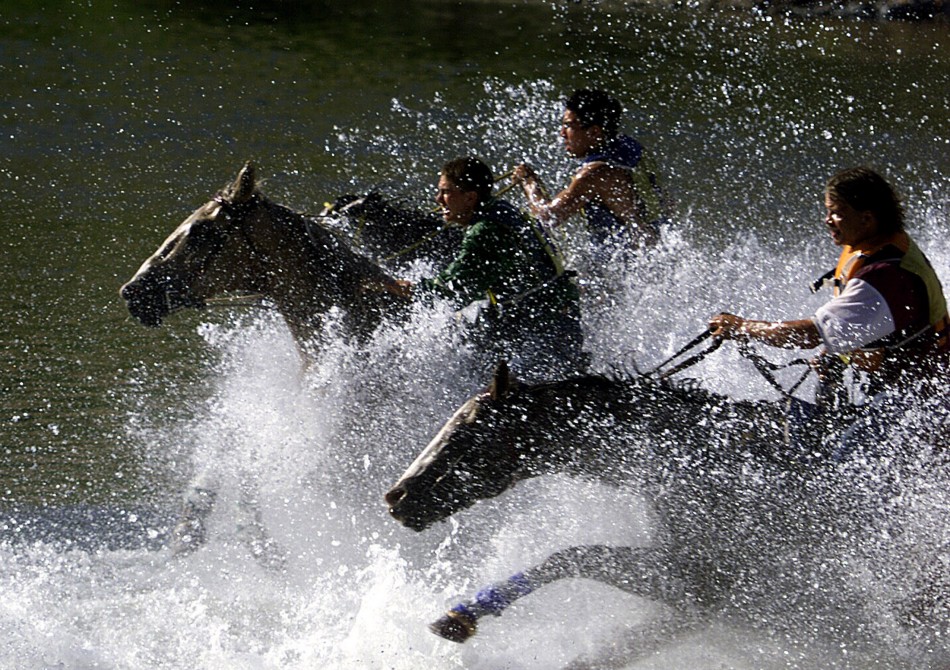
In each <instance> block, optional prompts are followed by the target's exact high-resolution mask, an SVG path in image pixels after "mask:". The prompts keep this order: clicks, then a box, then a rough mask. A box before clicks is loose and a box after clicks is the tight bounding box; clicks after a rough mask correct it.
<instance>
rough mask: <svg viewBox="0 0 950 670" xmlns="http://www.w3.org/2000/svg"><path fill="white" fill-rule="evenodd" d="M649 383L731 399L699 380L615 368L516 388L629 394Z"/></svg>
mask: <svg viewBox="0 0 950 670" xmlns="http://www.w3.org/2000/svg"><path fill="white" fill-rule="evenodd" d="M645 383H649V384H654V385H656V387H657V388H658V389H661V390H665V391H668V392H671V393H673V394H675V395H678V396H683V395H689V396H694V397H695V396H697V395H699V396H702V397H703V398H705V399H709V400H716V401H728V400H729V398H728V396H725V395H722V394H719V393H715V392H713V391H710V390H709V389H707V388H705V387H704V386H703V385H702V382H700V381H699V380H698V379H695V378H692V377H684V378H681V379H672V378H658V377H654V376H652V375H650V374H648V373H643V372H639V371H636V372H633V373H631V372H630V371H628V370H626V369H622V368H617V367H612V368H611V369H610V370H608V371H607V372H604V373H589V374H584V375H575V376H571V377H566V378H563V379H557V380H550V381H542V382H538V383H536V384H525V383H523V382H519V381H516V380H513V382H512V388H513V389H519V390H524V391H528V390H530V392H531V393H532V394H538V395H546V394H548V393H550V392H555V393H559V392H563V391H565V390H566V389H568V388H583V387H588V388H594V389H597V390H598V391H604V392H610V391H627V390H630V389H632V388H633V387H635V386H642V385H643V384H645Z"/></svg>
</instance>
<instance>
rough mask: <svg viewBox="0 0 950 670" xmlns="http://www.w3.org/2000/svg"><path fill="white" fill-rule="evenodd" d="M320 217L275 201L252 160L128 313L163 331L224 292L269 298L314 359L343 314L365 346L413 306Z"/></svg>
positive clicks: (171, 242)
mask: <svg viewBox="0 0 950 670" xmlns="http://www.w3.org/2000/svg"><path fill="white" fill-rule="evenodd" d="M391 281H392V277H390V275H389V274H388V273H387V272H386V271H385V270H384V269H383V268H381V267H379V265H377V264H376V263H374V262H373V261H371V260H369V259H368V258H366V257H364V256H362V255H361V254H359V253H356V252H355V251H353V250H352V249H351V248H350V247H349V246H348V244H347V243H346V241H345V240H344V239H343V238H342V237H341V236H340V235H339V234H337V233H334V232H333V231H332V230H331V229H330V227H328V226H327V225H325V224H324V223H322V222H321V221H320V220H319V219H314V218H308V217H306V216H305V215H303V214H300V213H298V212H295V211H293V210H291V209H289V208H287V207H284V206H282V205H278V204H276V203H273V202H271V201H270V200H268V199H267V198H266V197H265V196H264V195H263V194H262V193H261V192H260V191H259V190H258V186H257V182H256V169H255V166H254V164H253V163H251V162H247V163H246V164H245V165H244V167H243V168H241V170H240V171H239V173H238V175H237V177H236V178H235V179H234V181H233V182H232V183H231V184H230V185H229V186H228V187H226V188H225V189H224V190H222V191H221V192H219V193H218V194H216V195H215V196H213V197H212V198H211V199H210V200H208V202H206V203H205V204H203V205H202V206H201V207H199V208H198V209H196V210H195V211H194V212H193V213H192V214H191V215H190V216H189V217H188V218H186V219H185V220H184V221H183V222H182V223H181V224H180V225H179V226H178V227H177V228H176V229H175V230H174V231H173V232H172V233H171V235H169V236H168V238H167V239H166V240H165V242H164V243H163V244H162V245H161V246H160V247H159V248H158V250H157V251H156V252H155V253H154V254H152V256H150V257H149V258H148V259H147V260H146V261H145V262H144V263H143V264H142V266H141V268H139V270H138V272H136V273H135V275H134V276H133V277H132V278H131V279H130V280H129V281H128V282H126V283H125V284H123V286H122V287H121V289H120V294H121V296H122V298H124V299H125V301H126V304H127V307H128V310H129V312H130V313H131V314H132V316H134V317H135V318H137V319H138V320H139V321H140V322H142V324H144V325H146V326H151V327H156V326H159V325H161V323H162V321H163V320H164V319H165V318H166V317H167V316H168V315H169V314H171V313H173V312H175V311H177V310H180V309H184V308H189V307H191V308H202V307H204V306H205V305H206V303H207V301H208V300H209V299H211V298H213V297H215V296H218V295H220V294H222V293H226V292H246V293H252V294H258V295H261V296H262V297H263V298H265V299H266V300H268V301H270V302H272V303H273V304H274V305H275V306H276V308H277V310H278V311H279V312H280V314H281V315H282V316H283V317H284V319H285V321H286V322H287V325H288V327H289V329H290V332H291V334H292V335H293V337H294V339H295V340H296V342H297V343H298V345H300V346H301V348H302V349H303V350H304V351H307V347H309V346H310V345H311V343H312V341H313V339H314V337H315V335H317V334H318V333H319V332H320V331H321V326H322V318H323V317H324V316H325V315H326V314H327V313H328V312H329V311H330V310H331V309H333V308H338V311H339V313H340V314H341V317H342V321H343V327H344V330H345V332H346V333H348V334H350V335H352V336H354V337H355V338H357V339H365V338H367V337H368V336H369V335H370V334H371V333H372V332H373V331H374V330H375V329H376V328H377V326H378V325H379V324H380V323H381V322H382V321H383V319H384V318H386V317H387V316H390V315H392V314H394V313H395V312H396V310H397V309H398V308H399V307H400V306H403V305H407V304H408V302H409V301H408V299H399V298H397V297H396V296H394V295H392V294H389V293H384V292H381V291H379V290H373V289H372V288H369V287H378V286H380V285H382V284H384V283H386V282H391Z"/></svg>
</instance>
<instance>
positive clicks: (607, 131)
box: [512, 89, 668, 250]
mask: <svg viewBox="0 0 950 670" xmlns="http://www.w3.org/2000/svg"><path fill="white" fill-rule="evenodd" d="M564 106H565V109H564V114H563V117H562V118H561V137H562V138H563V140H564V148H565V149H566V150H567V152H568V153H569V154H570V155H572V156H575V157H577V158H580V159H581V161H582V165H581V167H580V169H578V171H577V172H576V173H575V175H574V177H573V179H572V180H571V183H570V184H569V185H568V186H567V188H565V189H564V190H562V191H561V192H560V193H558V194H557V195H555V196H554V197H553V198H551V199H550V200H548V199H547V197H546V195H545V191H544V187H543V185H542V184H541V180H540V179H539V178H538V176H537V174H536V173H535V171H534V169H533V168H532V167H531V166H530V165H528V164H521V165H519V166H517V167H516V168H515V170H514V172H513V173H512V179H513V181H515V182H516V183H520V184H521V186H522V189H523V190H524V194H525V197H526V198H527V200H528V206H529V208H530V210H531V213H532V214H533V215H534V216H536V217H538V218H539V219H541V221H543V222H544V223H545V224H546V225H549V226H560V225H562V224H563V223H564V222H565V221H566V220H567V219H568V218H570V217H571V216H572V215H573V214H575V213H577V212H579V211H581V210H582V209H583V211H584V214H585V216H586V219H587V228H588V231H589V233H590V236H591V241H592V243H593V244H594V248H595V250H599V249H602V248H605V247H606V248H610V247H611V246H615V245H618V244H619V245H620V246H627V247H632V248H637V247H640V246H649V245H652V244H655V243H656V242H657V240H658V239H659V229H660V225H661V224H662V223H663V222H664V221H665V220H666V217H667V214H668V212H667V209H668V206H667V202H666V197H665V195H664V193H663V189H662V188H661V187H660V184H659V181H658V177H657V168H656V163H655V161H654V160H653V159H652V157H651V156H650V154H649V152H648V151H647V150H646V149H645V148H644V147H643V145H641V144H640V142H638V141H637V140H636V139H634V138H633V137H630V136H629V135H624V134H621V133H620V132H619V130H620V117H621V115H622V113H623V108H622V106H621V105H620V103H619V102H618V101H617V100H616V99H615V98H613V97H612V96H610V95H608V94H607V93H605V92H604V91H600V90H590V89H579V90H576V91H574V92H573V93H572V94H571V96H570V97H569V98H568V99H567V101H566V102H565V105H564Z"/></svg>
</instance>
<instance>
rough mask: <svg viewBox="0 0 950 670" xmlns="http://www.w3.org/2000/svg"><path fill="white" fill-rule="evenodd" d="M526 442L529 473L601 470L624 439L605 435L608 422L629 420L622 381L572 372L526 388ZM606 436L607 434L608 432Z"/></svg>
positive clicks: (628, 410) (578, 472)
mask: <svg viewBox="0 0 950 670" xmlns="http://www.w3.org/2000/svg"><path fill="white" fill-rule="evenodd" d="M528 395H529V398H530V399H529V400H528V401H527V402H526V403H525V412H524V414H523V416H524V417H526V419H524V420H521V419H519V421H518V422H517V423H518V424H520V425H522V426H526V427H528V426H530V427H531V428H530V429H529V431H530V432H529V434H528V435H526V438H528V439H526V440H525V442H526V444H528V445H529V446H530V448H529V449H528V450H527V451H526V453H525V455H526V456H527V458H528V459H529V463H530V464H529V467H528V470H527V473H528V474H529V476H537V475H542V474H549V473H553V472H573V473H577V474H592V475H599V474H601V469H602V464H603V462H604V460H605V459H611V458H613V457H614V456H615V455H616V452H617V450H618V448H621V449H622V448H623V445H622V444H616V441H614V440H610V439H603V438H604V436H605V435H604V434H605V432H608V433H609V432H610V427H611V426H616V425H617V424H618V423H620V422H621V421H624V422H625V421H629V419H630V415H631V407H630V406H629V405H628V404H627V403H625V402H623V397H624V394H623V393H622V384H621V383H620V382H616V381H613V380H610V379H607V378H605V377H600V376H584V377H575V378H571V379H567V380H563V381H559V382H554V383H551V384H539V385H538V386H536V387H534V388H531V389H529V390H528ZM608 437H609V436H608Z"/></svg>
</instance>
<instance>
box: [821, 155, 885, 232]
mask: <svg viewBox="0 0 950 670" xmlns="http://www.w3.org/2000/svg"><path fill="white" fill-rule="evenodd" d="M825 194H826V195H827V196H828V197H830V198H831V199H832V200H840V201H841V202H844V203H847V204H848V205H850V206H851V207H853V208H854V209H856V210H858V211H859V212H868V211H870V212H871V213H872V214H874V217H875V219H877V224H878V226H879V228H880V232H881V233H884V234H891V233H896V232H898V231H901V230H903V229H904V208H903V206H902V205H901V201H900V198H898V197H897V193H895V192H894V189H893V188H892V187H891V185H890V184H888V183H887V180H885V179H884V177H882V176H881V175H879V174H878V173H877V172H875V171H874V170H872V169H871V168H869V167H864V166H861V167H854V168H849V169H847V170H842V171H841V172H839V173H837V174H836V175H834V176H833V177H832V178H831V179H829V180H828V184H827V185H826V186H825Z"/></svg>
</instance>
